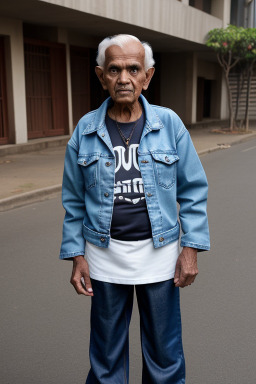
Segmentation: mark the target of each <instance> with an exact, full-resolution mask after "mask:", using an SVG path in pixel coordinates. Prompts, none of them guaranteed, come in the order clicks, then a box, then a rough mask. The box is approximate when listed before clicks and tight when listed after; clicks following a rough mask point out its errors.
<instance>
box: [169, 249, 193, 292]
mask: <svg viewBox="0 0 256 384" xmlns="http://www.w3.org/2000/svg"><path fill="white" fill-rule="evenodd" d="M197 274H198V268H197V249H195V248H189V247H184V248H183V250H182V252H181V253H180V255H179V257H178V260H177V263H176V269H175V275H174V284H175V287H181V288H184V287H186V286H188V285H190V284H192V283H193V282H194V280H195V278H196V275H197Z"/></svg>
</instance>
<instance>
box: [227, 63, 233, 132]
mask: <svg viewBox="0 0 256 384" xmlns="http://www.w3.org/2000/svg"><path fill="white" fill-rule="evenodd" d="M228 75H229V69H228V70H226V71H225V79H226V84H227V89H228V109H229V130H230V132H232V131H233V129H234V112H233V105H232V92H231V88H230V83H229V77H228Z"/></svg>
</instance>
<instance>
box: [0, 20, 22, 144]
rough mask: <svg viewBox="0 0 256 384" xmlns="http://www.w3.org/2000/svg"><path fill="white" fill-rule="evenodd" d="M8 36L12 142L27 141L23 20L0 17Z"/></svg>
mask: <svg viewBox="0 0 256 384" xmlns="http://www.w3.org/2000/svg"><path fill="white" fill-rule="evenodd" d="M0 34H1V35H4V36H7V38H6V44H5V45H6V64H7V65H6V71H7V74H6V77H7V103H8V120H9V136H10V140H11V142H12V143H17V144H18V143H26V142H27V116H26V92H25V69H24V48H23V32H22V22H21V21H20V20H8V19H0Z"/></svg>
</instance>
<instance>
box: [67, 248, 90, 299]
mask: <svg viewBox="0 0 256 384" xmlns="http://www.w3.org/2000/svg"><path fill="white" fill-rule="evenodd" d="M81 278H83V279H84V284H83V283H82V282H81ZM70 283H71V284H72V285H73V287H74V288H75V290H76V292H77V293H78V294H79V295H85V296H93V291H92V284H91V279H90V274H89V266H88V263H87V261H86V260H85V258H84V257H83V256H81V255H80V256H75V257H74V258H73V270H72V275H71V279H70Z"/></svg>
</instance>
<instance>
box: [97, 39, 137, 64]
mask: <svg viewBox="0 0 256 384" xmlns="http://www.w3.org/2000/svg"><path fill="white" fill-rule="evenodd" d="M144 59H145V51H144V48H143V46H142V45H141V43H139V42H137V41H134V42H133V41H132V42H129V43H127V44H125V45H124V46H123V47H122V48H121V47H119V46H118V45H111V46H110V47H108V48H107V49H106V52H105V66H108V65H109V64H112V63H114V62H123V61H129V62H130V61H134V62H135V61H136V62H138V63H140V64H141V65H142V66H144Z"/></svg>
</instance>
